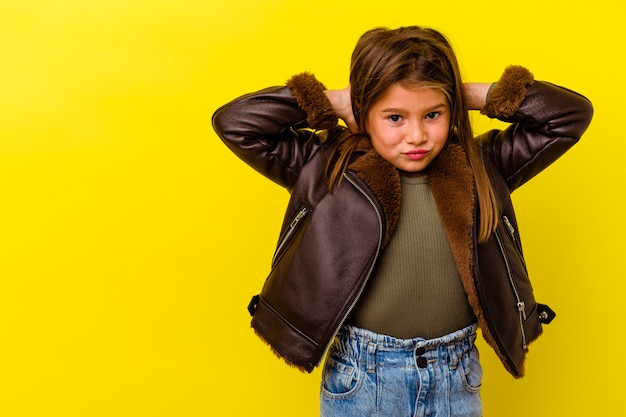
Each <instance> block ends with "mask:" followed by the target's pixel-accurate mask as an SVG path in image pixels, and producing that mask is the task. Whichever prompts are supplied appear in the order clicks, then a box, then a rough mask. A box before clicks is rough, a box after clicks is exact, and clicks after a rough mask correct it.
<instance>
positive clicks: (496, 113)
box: [466, 66, 593, 191]
mask: <svg viewBox="0 0 626 417" xmlns="http://www.w3.org/2000/svg"><path fill="white" fill-rule="evenodd" d="M468 88H469V90H470V93H469V94H468V96H469V95H470V94H472V95H473V99H472V100H473V101H472V102H473V103H474V106H475V108H477V109H478V108H480V112H481V113H482V114H484V115H486V116H488V117H491V118H497V119H499V120H501V121H504V122H508V123H511V124H510V126H508V127H507V128H506V129H504V130H492V131H490V132H487V133H485V134H483V135H481V136H479V137H478V138H477V142H478V143H479V144H480V146H481V147H482V149H483V154H484V155H485V156H486V157H490V158H491V159H492V160H493V162H494V163H495V164H496V166H497V167H498V169H499V171H500V172H501V173H502V175H503V176H504V178H505V180H506V182H507V184H508V186H509V189H510V190H511V191H512V190H514V189H516V188H518V187H519V186H521V185H522V184H524V183H525V182H526V181H528V180H529V179H531V178H532V177H534V176H535V175H537V174H538V173H539V172H541V171H542V170H543V169H545V168H546V167H548V166H549V165H550V164H552V163H553V162H554V161H556V160H557V159H558V158H559V157H560V156H561V155H563V154H564V153H565V152H566V151H567V150H568V149H569V148H571V147H572V146H573V145H574V144H575V143H576V142H578V140H579V139H580V137H581V136H582V134H583V133H584V132H585V130H586V129H587V127H588V126H589V124H590V123H591V118H592V116H593V107H592V105H591V103H590V102H589V100H588V99H587V98H585V97H584V96H582V95H580V94H578V93H576V92H574V91H571V90H568V89H566V88H563V87H559V86H557V85H554V84H550V83H547V82H540V81H534V78H533V76H532V74H531V73H530V72H529V71H528V70H527V69H525V68H523V67H519V66H512V67H509V68H507V69H506V70H505V72H504V74H503V75H502V77H501V78H500V80H499V81H498V82H497V83H495V84H493V85H492V86H489V88H488V89H487V93H485V85H474V86H469V87H468ZM466 91H467V90H466ZM482 97H485V102H484V103H482ZM468 101H470V100H469V99H468ZM481 103H482V106H481Z"/></svg>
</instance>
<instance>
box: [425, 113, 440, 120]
mask: <svg viewBox="0 0 626 417" xmlns="http://www.w3.org/2000/svg"><path fill="white" fill-rule="evenodd" d="M437 117H439V112H438V111H431V112H430V113H428V114H427V115H426V118H427V119H436V118H437Z"/></svg>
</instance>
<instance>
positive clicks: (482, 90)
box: [463, 83, 491, 110]
mask: <svg viewBox="0 0 626 417" xmlns="http://www.w3.org/2000/svg"><path fill="white" fill-rule="evenodd" d="M463 87H464V88H465V105H466V106H467V109H468V110H482V108H483V107H485V103H486V102H487V93H488V92H489V88H490V87H491V83H465V84H463Z"/></svg>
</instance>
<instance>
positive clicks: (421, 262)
mask: <svg viewBox="0 0 626 417" xmlns="http://www.w3.org/2000/svg"><path fill="white" fill-rule="evenodd" d="M468 110H479V111H480V112H481V113H482V114H484V115H486V116H488V117H492V118H498V119H500V120H502V121H506V122H509V123H511V125H510V126H509V127H507V128H506V129H504V130H501V131H498V130H493V131H490V132H487V133H485V134H483V135H481V136H479V137H477V138H473V136H472V130H471V126H470V121H469V114H468ZM591 116H592V107H591V104H590V103H589V101H588V100H587V99H586V98H584V97H583V96H581V95H579V94H577V93H575V92H572V91H570V90H567V89H564V88H561V87H558V86H555V85H553V84H549V83H545V82H539V81H534V79H533V76H532V74H531V73H530V72H529V71H528V70H526V69H525V68H523V67H509V68H507V69H506V70H505V71H504V73H503V75H502V77H501V78H500V80H499V81H498V82H497V83H494V84H481V83H467V84H464V83H463V82H462V81H461V77H460V75H459V68H458V64H457V60H456V58H455V55H454V53H453V51H452V48H451V46H450V44H449V42H448V41H447V40H446V39H445V37H444V36H443V35H442V34H440V33H439V32H437V31H435V30H432V29H425V28H420V27H406V28H399V29H395V30H388V29H374V30H371V31H368V32H366V33H365V34H364V35H363V36H362V37H361V38H360V40H359V41H358V43H357V45H356V48H355V50H354V52H353V55H352V63H351V70H350V85H349V87H348V88H346V89H343V90H326V89H325V87H324V86H323V85H322V84H321V83H320V82H318V81H317V80H316V79H315V77H314V76H313V75H311V74H307V73H304V74H300V75H296V76H294V77H293V78H291V79H290V80H289V81H288V83H287V86H284V87H275V88H268V89H265V90H261V91H259V92H256V93H252V94H248V95H246V96H243V97H240V98H238V99H236V100H234V101H233V102H231V103H229V104H227V105H225V106H223V107H222V108H220V109H219V110H217V111H216V113H215V114H214V116H213V126H214V128H215V130H216V132H217V133H218V135H219V136H220V137H221V138H222V140H223V141H224V142H225V143H226V145H227V146H228V147H229V148H230V149H231V150H232V151H233V152H235V153H236V154H237V155H238V156H239V157H240V158H241V159H242V160H244V161H245V162H246V163H247V164H249V165H250V166H252V167H253V168H255V169H256V170H257V171H259V172H260V173H262V174H263V175H265V176H267V177H268V178H270V179H271V180H273V181H275V182H276V183H278V184H280V185H282V186H284V187H285V188H287V190H288V191H289V192H290V193H291V198H290V201H289V204H288V207H287V211H286V215H285V221H284V224H283V227H282V230H281V234H280V238H279V241H278V245H277V249H276V252H275V255H274V258H273V261H272V269H271V272H270V274H269V276H268V278H267V280H266V282H265V285H264V286H263V289H262V291H261V293H260V294H259V295H256V296H254V297H253V298H252V301H251V302H250V305H249V311H250V313H251V315H252V326H253V328H254V329H255V331H256V332H257V333H258V334H259V335H260V336H261V337H262V338H263V339H264V340H265V341H266V342H267V343H268V344H270V346H271V347H272V349H273V350H274V351H275V352H276V353H277V354H278V355H279V356H281V357H282V358H284V359H285V360H286V361H287V362H288V363H290V364H292V365H295V366H297V367H299V368H301V369H303V370H305V371H308V372H311V371H312V370H313V369H314V367H316V366H317V365H319V363H320V361H321V360H322V358H323V357H324V355H325V354H326V352H328V353H327V354H326V361H325V366H324V369H323V373H322V388H321V415H322V416H342V417H348V416H359V417H363V416H370V415H381V416H394V417H398V416H414V415H420V416H423V415H433V416H444V415H445V416H448V415H453V416H480V415H481V407H482V406H481V401H480V395H479V390H480V385H481V378H482V373H481V367H480V364H479V362H478V352H477V351H476V347H475V346H474V341H475V338H476V331H477V328H478V327H480V328H481V331H482V334H483V336H484V338H485V339H486V341H487V342H488V344H489V345H490V346H491V347H492V348H493V349H494V351H495V353H496V354H497V355H498V357H499V358H500V360H501V361H502V364H503V365H504V367H505V368H506V369H507V370H508V371H509V372H510V373H511V374H512V375H513V376H515V377H521V376H522V375H523V364H524V356H525V352H526V350H527V346H528V344H529V343H530V342H532V341H533V340H535V339H536V338H537V337H538V336H539V334H540V333H541V330H542V327H541V326H542V323H548V322H549V321H550V320H551V319H552V318H553V316H554V313H553V312H552V311H551V310H550V309H549V308H548V307H547V306H544V305H541V304H538V303H537V302H536V301H535V299H534V296H533V291H532V287H531V285H530V281H529V280H528V276H527V271H526V267H525V263H524V258H523V255H522V249H521V242H520V239H519V233H518V231H517V223H516V219H515V214H514V212H513V207H512V204H511V199H510V193H511V192H512V191H513V190H515V189H516V188H517V187H519V186H520V185H522V184H524V183H525V182H526V181H528V180H529V179H530V178H532V177H533V176H534V175H536V174H537V173H539V172H540V171H541V170H543V169H544V168H546V167H547V166H548V165H550V164H551V163H552V162H554V161H555V160H556V159H557V158H558V157H559V156H560V155H562V154H563V153H564V152H565V151H566V150H567V149H569V148H570V147H571V146H572V145H573V144H574V143H576V142H577V141H578V139H579V138H580V136H581V135H582V133H583V132H584V131H585V129H586V128H587V126H588V124H589V123H590V121H591ZM338 119H342V120H343V121H344V122H345V125H346V126H347V128H346V127H342V126H341V125H340V124H338ZM329 347H330V348H329Z"/></svg>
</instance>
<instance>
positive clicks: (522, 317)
mask: <svg viewBox="0 0 626 417" xmlns="http://www.w3.org/2000/svg"><path fill="white" fill-rule="evenodd" d="M503 220H504V223H505V224H506V225H507V227H508V228H509V231H510V232H511V233H512V234H513V233H515V230H514V229H513V226H512V225H511V223H510V222H509V219H508V218H507V217H506V216H504V217H503ZM495 236H496V241H497V242H498V246H499V248H500V253H501V254H502V258H503V259H504V264H505V266H506V273H507V275H508V277H509V282H510V283H511V288H512V289H513V294H515V300H516V302H517V305H516V307H517V312H518V314H519V324H520V331H521V332H522V347H523V348H524V350H527V348H528V345H527V344H526V332H525V331H524V322H525V321H526V304H525V303H524V301H522V300H521V299H520V296H519V292H518V291H517V286H516V285H515V281H514V280H513V274H512V272H511V266H510V264H509V259H508V257H507V256H506V252H505V250H504V245H503V244H502V238H501V237H500V233H498V230H496V231H495Z"/></svg>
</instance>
